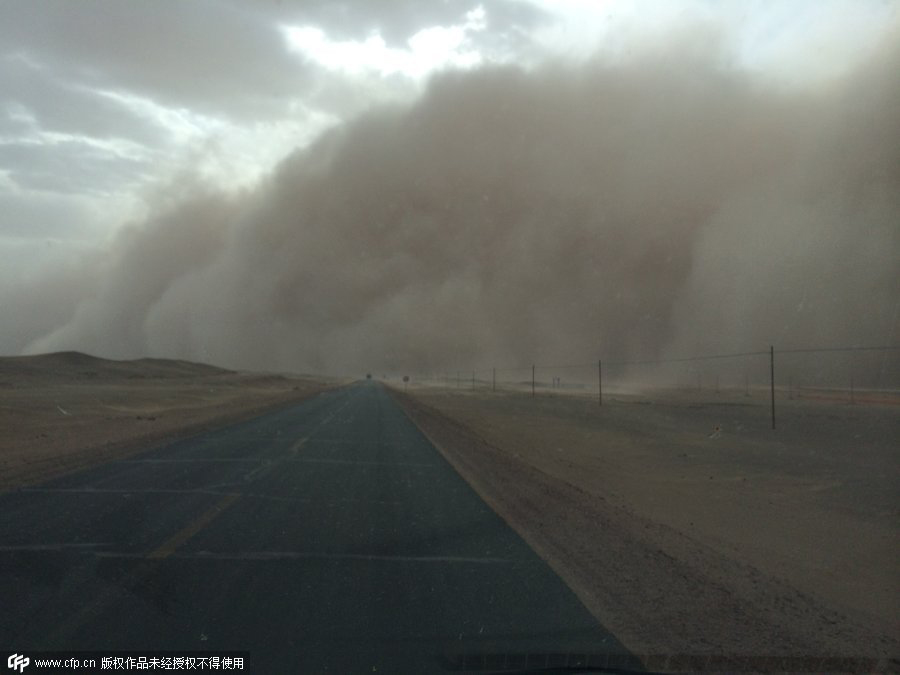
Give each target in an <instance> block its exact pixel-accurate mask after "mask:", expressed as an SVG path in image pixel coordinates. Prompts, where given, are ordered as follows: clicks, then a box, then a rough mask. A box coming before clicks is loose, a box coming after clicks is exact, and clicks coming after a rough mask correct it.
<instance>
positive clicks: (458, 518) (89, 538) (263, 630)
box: [0, 382, 625, 673]
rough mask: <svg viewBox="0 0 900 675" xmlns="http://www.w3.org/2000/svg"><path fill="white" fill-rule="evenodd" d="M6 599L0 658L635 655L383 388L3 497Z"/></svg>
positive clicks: (271, 666) (399, 665)
mask: <svg viewBox="0 0 900 675" xmlns="http://www.w3.org/2000/svg"><path fill="white" fill-rule="evenodd" d="M0 598H2V612H0V648H3V649H8V650H10V651H12V650H16V651H19V652H22V653H25V654H27V653H28V651H30V650H70V649H71V650H161V649H164V650H191V651H196V650H202V651H207V650H239V651H245V650H246V651H249V658H248V662H247V663H248V666H249V671H250V672H322V671H326V670H327V671H331V672H338V673H352V672H373V670H374V671H377V672H388V673H396V672H416V673H425V672H441V671H442V670H443V669H445V668H448V667H452V666H454V665H459V664H460V661H459V656H460V655H461V654H468V655H469V656H468V658H469V661H468V663H470V664H474V663H476V661H475V660H473V659H472V655H474V654H488V655H492V658H493V659H495V660H493V661H488V662H487V663H486V665H493V666H497V665H502V658H503V656H502V655H506V656H507V657H509V658H514V659H515V661H514V662H519V660H520V659H521V658H522V655H524V654H531V655H532V656H531V661H530V662H529V665H534V664H535V655H544V654H550V653H552V654H557V655H559V654H567V653H584V652H593V653H596V654H599V653H604V652H612V653H625V650H624V648H623V647H622V646H621V644H620V643H619V642H618V641H617V640H616V639H615V638H614V637H613V636H612V635H611V634H609V633H608V632H607V631H606V630H604V628H603V627H602V626H600V625H599V624H598V623H597V621H596V620H595V619H594V618H593V617H592V616H591V615H590V614H589V613H588V612H587V610H586V609H585V608H584V606H583V605H582V604H581V603H580V602H579V600H578V599H577V598H576V597H575V595H574V594H573V593H572V592H571V591H570V590H569V588H568V587H567V586H566V585H565V584H564V583H563V582H562V581H561V580H560V579H559V578H558V577H557V576H556V575H555V574H554V572H553V571H552V570H551V569H550V568H549V567H548V566H547V565H546V564H545V563H544V562H543V561H542V560H540V559H539V558H538V557H537V556H536V555H535V553H534V552H533V551H532V550H531V549H530V548H529V547H528V546H527V545H526V544H525V543H524V542H523V541H522V539H521V538H519V536H518V535H517V534H516V533H515V532H513V531H512V530H511V529H510V528H509V527H508V526H507V525H506V523H505V522H504V521H503V520H502V519H501V518H500V517H498V516H497V515H496V514H495V513H494V512H493V511H492V510H491V509H490V508H489V507H488V506H487V505H486V504H485V503H484V502H483V501H482V500H481V499H480V498H479V497H478V495H477V494H476V493H475V492H474V491H473V490H472V489H471V488H470V487H469V486H468V484H467V483H466V482H465V481H464V480H463V479H462V478H460V476H459V475H458V474H457V473H456V472H455V471H454V470H453V468H452V467H451V466H450V465H449V464H448V463H447V462H446V461H445V460H444V459H443V457H442V456H441V454H440V453H439V452H438V451H437V450H436V449H435V448H434V446H432V445H431V444H430V443H429V442H428V440H427V439H426V438H425V437H424V436H423V435H422V433H421V432H420V431H419V430H418V429H417V428H416V427H415V425H413V424H412V423H411V422H410V421H409V420H408V418H407V417H406V416H405V414H404V413H403V411H402V410H401V409H400V408H399V407H398V406H397V404H396V403H395V402H394V400H393V399H392V398H391V396H390V394H389V393H388V392H387V391H386V390H385V388H384V387H383V386H382V385H380V384H378V383H375V382H367V383H360V384H357V385H353V386H350V387H346V388H343V389H339V390H333V391H329V392H325V393H322V394H320V395H318V396H317V397H315V398H313V399H310V400H307V401H305V402H303V403H300V404H298V405H294V406H292V407H290V408H287V409H283V410H280V411H277V412H273V413H269V414H266V415H263V416H261V417H258V418H256V419H254V420H251V421H248V422H244V423H241V424H236V425H234V426H231V427H228V428H225V429H220V430H218V431H215V432H212V433H205V434H202V435H198V436H193V437H190V438H185V439H182V440H180V441H177V442H174V443H170V444H168V445H165V446H162V447H159V448H157V449H155V450H152V451H150V452H146V453H144V454H141V455H137V456H132V457H130V458H127V459H123V460H119V461H114V462H110V463H107V464H104V465H101V466H97V467H94V468H91V469H88V470H85V471H81V472H79V473H75V474H71V475H68V476H65V477H62V478H59V479H56V480H52V481H49V482H47V483H44V484H42V485H39V486H34V487H30V488H26V489H21V490H18V491H14V492H8V493H5V494H2V495H0ZM538 658H543V657H542V656H541V657H538ZM554 658H560V657H558V656H557V657H554ZM497 659H500V661H498V660H497ZM523 665H524V664H523Z"/></svg>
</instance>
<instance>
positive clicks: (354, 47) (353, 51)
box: [282, 6, 486, 79]
mask: <svg viewBox="0 0 900 675" xmlns="http://www.w3.org/2000/svg"><path fill="white" fill-rule="evenodd" d="M485 26H486V23H485V10H484V8H483V7H481V6H478V7H476V8H475V9H473V10H471V11H469V12H467V13H466V15H465V21H464V22H463V23H462V24H456V25H450V26H430V27H428V28H423V29H421V30H419V31H418V32H416V33H415V34H414V35H412V36H410V37H409V39H408V40H407V41H406V48H397V47H390V46H388V44H387V43H386V42H385V40H384V38H383V37H382V36H381V35H380V34H378V33H373V34H372V35H369V37H367V38H366V39H365V40H362V41H359V40H332V39H330V38H329V37H328V35H327V34H326V33H325V31H323V30H322V29H321V28H318V27H316V26H308V25H307V26H283V27H282V31H283V33H284V36H285V39H286V41H287V44H288V46H289V48H290V49H291V50H293V51H295V52H299V53H300V54H302V55H303V56H305V57H306V58H309V59H311V60H313V61H315V62H316V63H318V64H319V65H321V66H324V67H325V68H328V69H329V70H337V71H341V72H344V73H348V74H351V75H359V74H363V73H375V74H378V75H381V76H382V77H384V76H389V75H395V74H400V75H405V76H407V77H409V78H413V79H421V78H423V77H425V76H427V75H428V74H429V73H432V72H434V71H435V70H439V69H441V68H446V67H448V66H452V67H456V68H471V67H473V66H476V65H478V64H479V63H481V60H482V57H481V54H480V53H479V52H478V51H477V50H476V49H475V48H474V46H473V45H472V44H471V40H470V36H471V34H472V33H476V32H480V31H483V30H484V29H485Z"/></svg>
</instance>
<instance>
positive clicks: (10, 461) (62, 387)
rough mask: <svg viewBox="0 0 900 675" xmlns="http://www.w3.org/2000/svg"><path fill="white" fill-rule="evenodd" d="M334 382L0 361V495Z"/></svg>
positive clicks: (87, 361)
mask: <svg viewBox="0 0 900 675" xmlns="http://www.w3.org/2000/svg"><path fill="white" fill-rule="evenodd" d="M339 384H340V383H339V382H338V381H336V380H335V381H329V380H326V379H322V378H311V377H285V376H281V375H259V374H249V373H237V372H233V371H228V370H223V369H220V368H215V367H213V366H208V365H203V364H197V363H189V362H185V361H169V360H163V359H139V360H135V361H109V360H106V359H99V358H95V357H92V356H88V355H86V354H80V353H76V352H65V353H58V354H46V355H40V356H27V357H3V358H0V429H2V433H0V490H6V489H11V488H16V487H20V486H22V485H26V484H29V483H34V482H37V481H39V480H44V479H47V478H50V477H52V476H56V475H59V474H62V473H65V472H68V471H72V470H75V469H79V468H83V467H86V466H90V465H92V464H95V463H99V462H102V461H106V460H109V459H114V458H117V457H121V456H124V455H127V454H131V453H134V452H138V451H141V450H144V449H146V448H148V447H150V446H151V445H152V444H154V443H160V442H164V441H165V440H167V439H172V438H175V437H178V436H183V435H186V434H191V433H197V432H200V431H204V430H207V429H211V428H214V427H217V426H224V425H226V424H231V423H234V422H239V421H242V420H245V419H249V418H250V417H253V416H254V415H257V414H260V413H262V412H263V411H265V410H268V409H272V408H275V407H278V406H282V405H288V404H290V403H292V402H296V401H300V400H302V399H304V398H308V397H310V396H314V395H315V394H317V393H319V392H321V391H324V390H325V389H328V388H330V387H334V386H338V385H339Z"/></svg>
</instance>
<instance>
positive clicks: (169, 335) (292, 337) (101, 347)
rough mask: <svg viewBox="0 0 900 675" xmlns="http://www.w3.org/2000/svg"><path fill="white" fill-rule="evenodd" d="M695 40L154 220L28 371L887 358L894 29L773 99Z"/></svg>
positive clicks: (426, 123)
mask: <svg viewBox="0 0 900 675" xmlns="http://www.w3.org/2000/svg"><path fill="white" fill-rule="evenodd" d="M709 37H710V35H709V31H708V29H707V28H703V29H698V31H697V32H696V33H693V35H692V34H691V33H690V31H688V32H687V33H684V34H682V35H681V36H680V37H679V39H677V40H673V42H671V43H670V44H669V45H668V46H667V47H665V48H663V47H658V48H655V49H654V50H653V53H652V54H643V55H639V56H635V57H634V58H632V59H630V60H624V59H620V60H619V61H617V62H616V64H615V65H610V64H608V63H605V62H595V63H589V64H588V65H586V66H583V67H579V68H574V67H569V68H566V67H563V66H559V67H546V68H544V69H538V70H535V71H528V72H526V71H523V70H520V69H517V68H513V67H505V68H499V67H495V68H485V69H482V70H479V71H475V72H470V73H448V74H445V75H443V76H440V77H438V78H436V79H435V80H433V81H432V83H431V85H430V86H429V88H428V89H427V91H426V92H425V94H424V95H423V96H422V97H421V98H420V99H419V100H417V101H416V102H415V103H414V104H412V105H409V106H396V107H391V108H382V109H379V110H374V111H371V112H369V113H367V114H365V115H362V116H360V117H359V118H357V119H356V120H354V121H352V122H351V123H348V124H346V125H344V126H342V127H340V128H337V129H335V130H333V131H332V132H330V133H328V134H326V135H325V136H324V137H322V138H321V139H320V140H319V141H318V142H316V143H315V144H314V145H312V146H310V147H309V148H306V149H304V150H299V151H297V152H295V153H294V154H293V155H291V156H290V157H289V158H288V159H287V160H286V161H284V162H283V163H282V164H281V165H280V166H278V167H277V168H276V169H275V170H274V171H273V173H272V174H271V176H270V177H269V178H268V179H267V180H266V181H265V182H264V183H263V185H262V186H261V187H259V189H257V190H255V191H254V192H252V193H248V194H245V195H231V196H224V195H219V196H217V195H216V194H214V193H209V192H203V193H202V196H201V197H197V198H195V199H187V200H186V201H184V202H183V203H180V204H178V203H173V201H172V200H169V201H168V203H166V204H164V205H161V206H159V207H158V209H157V211H156V213H155V215H152V216H151V217H150V218H149V219H148V220H147V221H146V222H144V223H142V224H141V225H140V226H137V227H135V228H134V229H132V230H130V231H129V232H127V233H125V234H123V235H122V236H121V237H120V238H119V239H118V241H117V242H116V244H115V246H114V247H113V248H112V250H111V251H110V252H109V255H108V256H107V257H106V259H105V261H104V263H103V266H102V268H101V271H102V275H101V277H102V282H101V283H99V284H98V285H97V286H96V287H91V290H90V291H89V292H88V291H86V292H85V294H84V297H83V299H82V300H81V302H79V303H78V305H77V307H76V309H75V311H74V313H72V314H71V316H67V315H64V314H60V316H59V321H58V323H57V324H56V326H55V328H54V329H53V330H49V331H47V332H46V333H45V334H43V335H42V336H35V337H36V339H35V340H34V341H33V342H32V343H31V345H30V347H29V349H31V350H35V351H44V350H51V349H64V348H65V349H83V350H87V351H91V352H95V353H99V354H104V355H109V356H122V357H124V356H141V355H145V354H155V355H168V356H179V357H186V358H200V359H205V360H211V361H214V362H218V363H224V364H229V365H239V366H248V367H256V368H293V369H306V370H344V371H347V370H353V369H358V368H382V367H383V368H411V369H413V368H421V369H431V368H443V367H451V368H455V367H457V366H459V365H463V367H471V365H481V364H485V365H489V364H493V363H497V364H501V365H506V364H522V363H529V364H530V363H532V362H533V361H534V360H537V361H538V362H559V361H571V360H575V361H592V360H593V359H595V358H596V357H597V356H598V355H603V356H605V357H611V358H629V357H637V358H652V357H655V356H661V355H666V354H672V353H678V354H685V353H688V354H690V353H696V352H698V351H699V352H709V351H729V350H735V349H743V348H751V349H757V348H759V347H760V345H767V344H770V343H771V342H773V341H775V342H777V343H778V344H779V345H787V346H795V345H799V346H806V345H822V344H824V345H831V344H847V343H850V344H854V343H868V344H871V343H879V342H885V341H890V340H891V339H892V338H891V336H892V335H893V334H894V333H893V331H894V323H895V322H896V303H897V296H896V292H897V288H898V281H900V272H898V265H897V260H898V259H900V235H898V231H900V228H898V227H897V218H898V214H900V193H898V191H897V189H896V187H897V185H898V184H900V81H898V80H897V78H896V73H897V72H900V48H898V45H900V40H896V39H892V38H896V37H897V33H896V30H895V31H894V32H893V33H891V34H889V35H888V36H887V37H886V38H885V40H884V42H883V44H881V45H880V47H877V48H874V49H873V54H872V56H871V58H870V59H868V60H867V61H865V62H864V63H863V64H862V65H861V66H860V67H859V68H858V69H857V71H856V72H854V73H851V74H849V75H848V76H847V77H846V78H844V79H841V80H839V81H832V82H830V83H827V84H822V85H818V86H816V87H811V88H807V89H805V90H797V91H791V90H788V89H787V88H785V87H782V86H773V85H772V84H770V83H769V82H768V81H767V80H765V79H763V78H762V77H761V76H760V77H753V76H751V75H748V74H746V73H741V72H736V71H729V70H722V69H721V65H720V64H721V63H722V58H721V54H720V52H719V51H718V48H717V46H716V45H717V44H718V43H717V41H716V40H711V39H709ZM692 38H693V39H692ZM698 45H699V46H698ZM185 193H186V194H188V195H189V194H190V189H186V188H185V187H184V186H183V185H182V194H185ZM22 292H27V291H22ZM470 364H471V365H470Z"/></svg>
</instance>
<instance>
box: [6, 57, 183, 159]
mask: <svg viewBox="0 0 900 675" xmlns="http://www.w3.org/2000/svg"><path fill="white" fill-rule="evenodd" d="M0 83H2V89H0V136H3V137H7V138H9V137H21V136H26V137H27V136H28V135H29V134H33V133H34V132H35V131H41V130H43V131H50V132H58V133H64V134H72V135H83V136H90V137H97V138H128V139H130V140H132V141H134V142H136V143H140V144H142V145H149V146H153V145H159V144H161V143H163V142H164V141H165V140H166V132H165V131H164V130H163V129H162V128H161V127H160V125H159V124H153V123H152V122H149V121H147V120H146V119H143V118H141V117H139V116H138V115H136V114H135V113H134V112H133V111H131V110H128V109H127V108H125V107H124V106H122V105H121V104H119V103H116V102H115V101H113V100H111V99H109V98H106V97H103V96H101V95H98V94H97V93H96V92H93V91H90V90H88V89H86V88H84V87H81V86H79V85H78V84H77V83H76V84H73V83H71V82H67V81H66V80H65V79H61V78H60V77H59V76H56V75H54V74H53V73H52V72H51V71H49V70H48V69H46V68H41V67H39V66H37V65H36V64H33V63H29V62H28V60H27V59H25V58H22V57H17V56H16V55H7V56H5V57H0Z"/></svg>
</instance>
